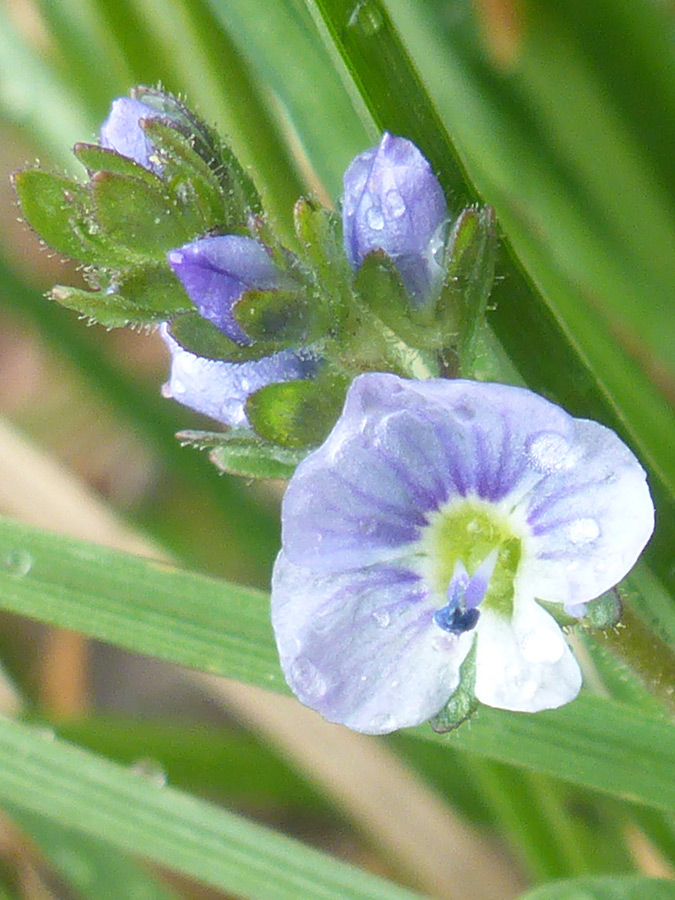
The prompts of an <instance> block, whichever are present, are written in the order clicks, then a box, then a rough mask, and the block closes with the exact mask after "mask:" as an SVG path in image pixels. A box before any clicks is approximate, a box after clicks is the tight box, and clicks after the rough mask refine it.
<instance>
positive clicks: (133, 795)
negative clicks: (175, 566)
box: [0, 719, 420, 900]
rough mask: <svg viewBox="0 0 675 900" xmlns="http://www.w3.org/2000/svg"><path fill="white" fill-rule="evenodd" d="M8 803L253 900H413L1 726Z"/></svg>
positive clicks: (0, 778)
mask: <svg viewBox="0 0 675 900" xmlns="http://www.w3.org/2000/svg"><path fill="white" fill-rule="evenodd" d="M0 798H1V799H4V800H5V801H9V802H10V803H13V804H15V805H17V806H20V807H22V808H23V809H26V810H28V811H30V812H33V813H37V814H39V815H42V816H45V817H47V818H49V819H51V820H53V821H55V822H58V823H60V824H61V825H63V826H65V827H67V828H74V829H76V830H78V831H81V832H82V833H84V834H86V835H89V836H90V837H93V838H95V839H96V840H102V841H104V842H106V843H108V844H110V846H111V847H117V848H120V849H122V850H125V851H128V852H131V853H139V852H140V853H142V855H143V856H144V857H145V858H147V859H150V860H152V861H153V862H156V863H159V864H161V865H164V866H167V867H168V868H170V869H172V870H174V871H178V872H181V873H183V874H186V875H189V876H191V877H193V878H196V879H198V880H199V881H201V882H203V883H205V884H209V885H211V886H213V887H216V888H219V889H220V890H222V891H225V892H226V893H227V894H230V895H231V894H236V895H238V896H241V897H246V898H251V900H297V898H298V897H299V896H301V897H303V898H305V900H328V898H330V897H341V898H344V900H414V898H418V900H419V898H420V895H418V894H414V893H412V892H411V891H408V890H406V889H404V888H402V887H399V886H397V885H395V884H393V883H392V882H387V881H385V880H383V879H381V878H378V877H377V876H375V875H371V874H368V873H366V872H362V871H360V870H358V869H355V868H353V867H352V866H349V865H347V864H345V863H343V862H338V861H337V860H335V859H332V858H331V857H329V856H327V855H326V854H324V853H320V852H319V851H317V850H313V849H310V848H309V847H305V846H303V845H302V844H299V843H298V842H297V841H294V840H291V839H290V838H287V837H284V836H282V835H279V834H276V833H275V832H273V831H271V830H270V829H268V828H264V827H262V826H260V825H254V824H252V823H251V822H248V821H246V820H244V819H243V818H241V817H239V816H236V815H234V814H232V813H229V812H227V811H225V810H224V809H222V808H219V807H217V806H213V805H211V804H209V803H206V802H204V801H202V800H198V799H196V798H194V797H191V796H189V795H187V794H183V793H182V792H180V791H178V790H174V789H173V788H170V787H164V786H159V785H157V784H153V783H152V782H150V781H148V780H146V779H144V778H142V777H141V776H140V775H137V774H134V772H133V771H131V770H129V769H125V768H123V767H122V766H119V765H116V764H114V763H111V762H109V761H107V760H104V759H101V758H99V757H96V756H94V755H93V754H91V753H88V752H86V751H83V750H79V749H77V748H75V747H73V746H71V745H68V744H66V743H63V742H62V741H60V740H52V739H51V738H48V737H47V736H46V735H45V734H44V731H43V730H42V729H39V728H33V727H27V726H26V725H22V724H19V723H18V722H12V721H10V720H7V719H3V720H0Z"/></svg>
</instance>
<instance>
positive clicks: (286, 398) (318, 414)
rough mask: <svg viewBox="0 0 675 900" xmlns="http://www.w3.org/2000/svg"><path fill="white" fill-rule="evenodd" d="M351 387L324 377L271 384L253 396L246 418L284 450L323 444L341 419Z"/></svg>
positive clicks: (247, 405) (270, 440) (340, 379)
mask: <svg viewBox="0 0 675 900" xmlns="http://www.w3.org/2000/svg"><path fill="white" fill-rule="evenodd" d="M346 389H347V384H346V382H345V380H344V379H342V378H331V377H326V376H324V377H323V378H319V379H316V380H315V381H287V382H284V383H283V384H270V385H268V386H267V387H264V388H261V389H260V390H259V391H256V392H255V393H253V394H251V396H250V397H249V398H248V400H247V402H246V415H247V416H248V418H249V420H250V422H251V424H252V425H253V428H254V430H255V431H256V432H257V433H258V434H259V435H260V436H261V437H262V438H263V439H265V440H267V441H269V442H270V443H274V444H281V445H282V446H283V447H291V448H301V447H309V446H313V445H316V444H320V443H321V441H322V440H323V439H324V438H325V437H326V435H327V434H328V432H329V431H330V429H331V428H332V427H333V425H334V424H335V421H336V420H337V418H338V416H339V414H340V409H341V407H342V404H343V402H344V395H345V391H346Z"/></svg>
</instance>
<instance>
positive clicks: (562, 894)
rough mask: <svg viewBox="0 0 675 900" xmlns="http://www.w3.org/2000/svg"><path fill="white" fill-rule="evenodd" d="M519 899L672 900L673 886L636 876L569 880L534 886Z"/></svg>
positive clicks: (673, 896)
mask: <svg viewBox="0 0 675 900" xmlns="http://www.w3.org/2000/svg"><path fill="white" fill-rule="evenodd" d="M520 900H675V883H674V882H672V881H665V880H663V879H658V878H645V877H643V876H637V875H618V876H608V875H602V876H590V877H588V878H571V879H569V880H567V881H558V882H556V883H554V884H544V885H542V886H541V887H537V888H535V889H534V890H532V891H528V892H527V893H526V894H523V895H522V896H521V897H520Z"/></svg>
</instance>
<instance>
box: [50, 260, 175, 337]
mask: <svg viewBox="0 0 675 900" xmlns="http://www.w3.org/2000/svg"><path fill="white" fill-rule="evenodd" d="M88 278H89V280H90V281H91V282H92V284H93V286H94V287H96V288H99V289H98V290H94V291H85V290H81V289H79V288H72V287H66V286H63V285H56V287H54V288H52V290H51V291H50V293H49V297H50V298H51V299H52V300H56V301H57V302H58V303H60V304H61V305H62V306H66V307H68V309H74V310H77V312H79V313H81V314H82V315H83V316H86V317H87V318H88V319H91V320H92V321H96V322H99V323H100V324H101V325H105V326H106V328H120V327H122V326H124V325H132V326H137V325H151V324H153V323H155V322H164V321H166V319H169V318H171V317H172V316H175V315H176V314H178V313H182V312H184V311H186V310H188V309H190V308H191V307H192V304H191V303H190V300H189V299H188V298H187V297H186V296H185V292H184V291H183V289H182V287H181V285H180V284H179V282H178V280H177V279H176V277H175V276H174V274H173V273H172V272H171V271H170V270H169V269H167V268H166V267H163V266H155V267H147V266H146V267H144V268H142V269H129V270H126V271H119V272H116V273H114V275H112V276H111V277H110V280H109V282H108V283H107V284H105V285H101V284H100V281H101V278H100V272H99V273H89V274H88Z"/></svg>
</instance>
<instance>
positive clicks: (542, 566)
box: [520, 419, 654, 609]
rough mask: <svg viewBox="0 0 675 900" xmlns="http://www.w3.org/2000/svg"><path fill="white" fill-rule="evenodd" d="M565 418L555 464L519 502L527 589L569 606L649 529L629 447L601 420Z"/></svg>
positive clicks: (609, 578)
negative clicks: (526, 533) (570, 426)
mask: <svg viewBox="0 0 675 900" xmlns="http://www.w3.org/2000/svg"><path fill="white" fill-rule="evenodd" d="M573 421H574V432H573V434H572V435H571V436H570V440H569V443H568V446H567V448H566V450H565V453H564V454H563V453H562V450H563V448H562V447H559V448H558V450H559V454H560V460H559V463H558V465H557V467H556V468H555V469H554V470H552V471H551V472H549V473H548V474H547V476H546V477H545V478H544V479H542V481H540V482H539V483H538V485H537V488H536V491H533V492H532V493H531V494H530V495H528V496H527V497H525V498H523V500H522V501H521V509H520V512H521V514H522V515H523V517H526V519H527V522H528V525H529V527H530V529H531V532H532V538H531V539H530V540H529V542H528V555H527V559H526V560H525V562H524V566H523V577H524V578H527V585H528V590H530V591H531V592H532V593H533V594H534V596H537V597H539V598H541V599H542V600H550V601H554V602H559V603H564V604H565V605H566V606H567V607H568V608H570V609H572V608H574V607H576V606H578V605H579V604H583V603H586V602H588V601H589V600H592V599H594V598H595V597H598V596H599V595H600V594H602V593H604V592H605V591H607V590H609V588H611V587H613V586H614V585H615V584H617V582H618V581H620V580H621V579H622V578H623V577H624V576H625V575H626V574H627V573H628V572H629V571H630V569H631V568H632V567H633V565H634V564H635V562H636V560H637V558H638V557H639V555H640V553H641V552H642V550H643V549H644V546H645V544H646V543H647V541H648V540H649V537H650V535H651V533H652V531H653V529H654V507H653V504H652V500H651V497H650V494H649V488H648V486H647V481H646V475H645V472H644V470H643V468H642V466H641V465H640V464H639V462H638V461H637V459H636V458H635V456H634V455H633V453H632V452H631V451H630V450H629V449H628V447H626V445H625V444H624V443H623V442H622V441H621V440H620V439H619V438H618V437H617V435H616V434H614V432H613V431H611V430H610V429H609V428H605V427H604V426H603V425H599V424H598V423H597V422H589V421H587V420H584V419H576V420H573Z"/></svg>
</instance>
